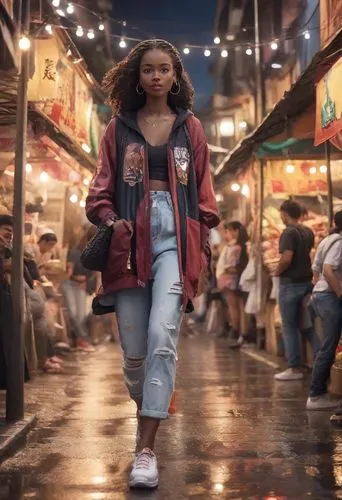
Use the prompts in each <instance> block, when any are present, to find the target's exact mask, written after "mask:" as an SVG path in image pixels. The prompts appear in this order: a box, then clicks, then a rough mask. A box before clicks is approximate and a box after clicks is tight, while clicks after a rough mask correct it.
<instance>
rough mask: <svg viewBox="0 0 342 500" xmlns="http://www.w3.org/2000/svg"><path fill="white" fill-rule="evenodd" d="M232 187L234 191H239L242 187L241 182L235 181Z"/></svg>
mask: <svg viewBox="0 0 342 500" xmlns="http://www.w3.org/2000/svg"><path fill="white" fill-rule="evenodd" d="M230 189H231V190H232V191H233V192H234V193H237V192H238V191H240V189H241V187H240V184H238V183H237V182H234V183H233V184H232V185H231V186H230Z"/></svg>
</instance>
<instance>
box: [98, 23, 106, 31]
mask: <svg viewBox="0 0 342 500" xmlns="http://www.w3.org/2000/svg"><path fill="white" fill-rule="evenodd" d="M104 29H105V26H104V24H103V23H100V24H99V31H104Z"/></svg>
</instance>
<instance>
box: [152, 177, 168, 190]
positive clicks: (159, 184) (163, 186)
mask: <svg viewBox="0 0 342 500" xmlns="http://www.w3.org/2000/svg"><path fill="white" fill-rule="evenodd" d="M150 191H170V186H169V183H168V182H166V181H154V180H150Z"/></svg>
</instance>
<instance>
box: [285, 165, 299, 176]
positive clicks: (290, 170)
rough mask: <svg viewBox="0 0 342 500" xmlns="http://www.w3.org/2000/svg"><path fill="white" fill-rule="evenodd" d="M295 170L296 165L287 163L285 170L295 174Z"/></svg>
mask: <svg viewBox="0 0 342 500" xmlns="http://www.w3.org/2000/svg"><path fill="white" fill-rule="evenodd" d="M295 171H296V167H295V166H294V165H291V164H288V165H286V167H285V172H286V173H287V174H294V173H295Z"/></svg>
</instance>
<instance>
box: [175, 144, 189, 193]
mask: <svg viewBox="0 0 342 500" xmlns="http://www.w3.org/2000/svg"><path fill="white" fill-rule="evenodd" d="M173 154H174V158H175V165H176V171H177V179H178V180H179V182H180V183H181V184H187V183H188V176H189V167H190V153H189V151H188V149H187V148H184V147H180V146H175V148H174V150H173Z"/></svg>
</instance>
